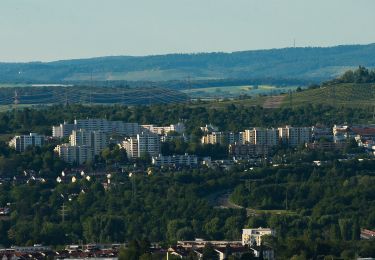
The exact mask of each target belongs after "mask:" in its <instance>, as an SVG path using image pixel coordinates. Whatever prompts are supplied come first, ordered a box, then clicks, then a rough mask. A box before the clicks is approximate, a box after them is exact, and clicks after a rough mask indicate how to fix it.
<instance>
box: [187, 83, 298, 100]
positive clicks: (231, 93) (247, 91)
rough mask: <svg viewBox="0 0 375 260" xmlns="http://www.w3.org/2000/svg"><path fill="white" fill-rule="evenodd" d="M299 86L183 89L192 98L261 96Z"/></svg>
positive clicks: (291, 89) (292, 89) (284, 91)
mask: <svg viewBox="0 0 375 260" xmlns="http://www.w3.org/2000/svg"><path fill="white" fill-rule="evenodd" d="M297 88H298V86H287V87H279V86H271V85H259V86H252V85H244V86H225V87H204V88H193V89H189V90H183V91H182V92H183V93H185V94H187V95H189V96H191V97H192V98H202V99H204V98H235V97H238V96H241V95H247V96H251V97H254V96H259V95H278V94H280V93H287V92H289V91H295V90H296V89H297Z"/></svg>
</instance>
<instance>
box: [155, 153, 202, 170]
mask: <svg viewBox="0 0 375 260" xmlns="http://www.w3.org/2000/svg"><path fill="white" fill-rule="evenodd" d="M152 164H153V165H155V166H188V167H193V166H197V165H198V157H197V156H196V155H189V154H183V155H169V156H168V155H161V154H159V155H158V156H153V157H152Z"/></svg>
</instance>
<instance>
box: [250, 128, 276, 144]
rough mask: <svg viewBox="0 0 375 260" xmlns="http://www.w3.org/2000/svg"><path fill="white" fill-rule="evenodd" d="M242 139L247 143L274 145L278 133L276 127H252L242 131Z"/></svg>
mask: <svg viewBox="0 0 375 260" xmlns="http://www.w3.org/2000/svg"><path fill="white" fill-rule="evenodd" d="M243 133H244V134H243V141H244V142H245V143H248V144H256V145H267V146H276V145H278V143H279V136H278V135H279V133H278V130H277V129H274V128H271V129H265V128H259V127H254V128H253V129H249V130H245V132H243Z"/></svg>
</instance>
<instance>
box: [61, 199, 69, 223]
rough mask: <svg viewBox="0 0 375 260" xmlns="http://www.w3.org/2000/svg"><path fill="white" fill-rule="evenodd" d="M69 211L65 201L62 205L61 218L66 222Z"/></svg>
mask: <svg viewBox="0 0 375 260" xmlns="http://www.w3.org/2000/svg"><path fill="white" fill-rule="evenodd" d="M67 211H68V210H67V209H66V206H65V203H63V204H62V206H61V220H62V223H64V222H65V216H66V213H67Z"/></svg>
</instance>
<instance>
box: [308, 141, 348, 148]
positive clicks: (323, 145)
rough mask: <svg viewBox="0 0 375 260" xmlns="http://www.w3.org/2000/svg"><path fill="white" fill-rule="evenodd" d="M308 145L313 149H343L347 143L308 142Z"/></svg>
mask: <svg viewBox="0 0 375 260" xmlns="http://www.w3.org/2000/svg"><path fill="white" fill-rule="evenodd" d="M306 147H307V148H309V149H311V150H343V149H344V148H345V143H334V142H313V143H306Z"/></svg>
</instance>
